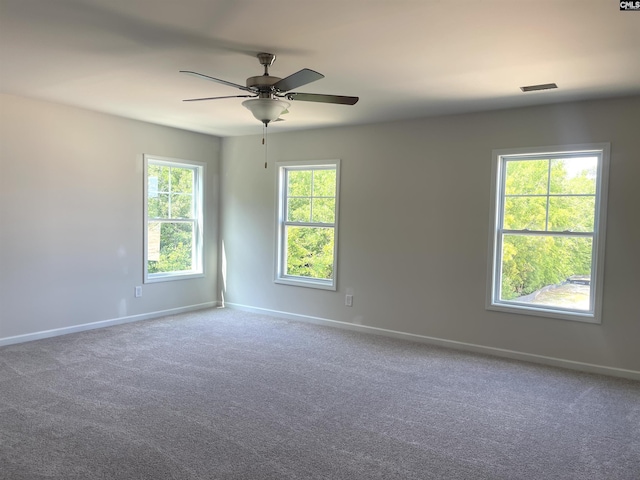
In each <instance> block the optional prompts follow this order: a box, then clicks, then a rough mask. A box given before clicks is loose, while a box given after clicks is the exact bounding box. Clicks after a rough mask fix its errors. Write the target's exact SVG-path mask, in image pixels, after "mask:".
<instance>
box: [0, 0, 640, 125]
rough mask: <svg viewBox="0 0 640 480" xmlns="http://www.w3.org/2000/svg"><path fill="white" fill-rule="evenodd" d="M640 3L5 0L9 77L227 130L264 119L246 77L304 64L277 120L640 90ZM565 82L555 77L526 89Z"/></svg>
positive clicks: (19, 89) (32, 90)
mask: <svg viewBox="0 0 640 480" xmlns="http://www.w3.org/2000/svg"><path fill="white" fill-rule="evenodd" d="M639 47H640V11H639V12H622V11H620V10H619V2H618V1H616V0H510V1H507V0H475V1H471V0H464V1H463V0H0V49H1V50H0V87H1V91H2V92H3V93H8V94H14V95H21V96H27V97H33V98H39V99H44V100H49V101H53V102H58V103H63V104H70V105H75V106H79V107H83V108H88V109H92V110H97V111H102V112H107V113H111V114H115V115H120V116H124V117H130V118H135V119H139V120H144V121H149V122H154V123H159V124H163V125H169V126H173V127H178V128H183V129H187V130H193V131H197V132H204V133H210V134H214V135H219V136H231V135H244V134H257V133H261V131H262V125H261V124H260V123H259V122H258V121H257V120H255V119H254V118H253V117H252V115H251V113H250V112H249V111H248V110H246V109H245V108H243V107H242V106H241V102H242V100H243V99H240V98H234V99H225V100H214V101H208V102H192V103H188V102H187V103H185V102H182V99H186V98H193V97H209V96H218V95H235V94H242V93H245V92H242V91H240V90H236V89H234V88H232V87H228V86H225V85H221V84H218V83H214V82H207V81H205V80H201V79H198V78H195V77H191V76H188V75H184V74H180V73H179V70H195V71H197V72H201V73H204V74H206V75H210V76H213V77H217V78H222V79H225V80H228V81H230V82H233V83H238V84H244V83H245V80H246V78H247V77H250V76H254V75H260V74H262V67H261V66H260V64H259V63H258V61H257V59H256V58H255V56H254V55H255V54H256V53H257V52H260V51H266V52H270V53H275V54H276V55H277V60H276V62H275V64H274V65H273V67H272V68H271V74H272V75H275V76H278V77H286V76H287V75H289V74H291V73H294V72H296V71H298V70H300V69H302V68H305V67H306V68H311V69H313V70H316V71H319V72H321V73H323V74H324V75H325V76H326V78H324V79H322V80H319V81H317V82H314V83H311V84H308V85H305V86H304V87H301V88H299V89H296V90H295V91H302V92H306V93H326V94H336V95H353V96H359V97H360V101H359V103H358V104H357V105H355V106H344V105H328V104H318V103H311V102H302V101H298V102H293V104H292V106H291V108H290V109H289V110H290V113H289V114H288V115H286V117H285V118H286V121H285V122H277V123H274V124H272V125H270V127H269V129H270V131H272V132H273V131H287V130H295V129H307V128H315V127H324V126H337V125H347V124H351V125H353V124H363V123H374V122H380V121H389V120H398V119H406V118H416V117H424V116H432V115H441V114H448V113H461V112H470V111H479V110H491V109H499V108H508V107H516V106H524V105H535V104H543V103H553V102H559V101H568V100H577V99H587V98H602V97H610V96H621V95H629V94H639V93H640V53H639V51H640V50H639ZM550 82H555V83H557V84H558V87H559V88H558V89H557V90H549V91H542V92H532V93H522V92H521V91H520V88H519V87H521V86H523V85H533V84H540V83H550Z"/></svg>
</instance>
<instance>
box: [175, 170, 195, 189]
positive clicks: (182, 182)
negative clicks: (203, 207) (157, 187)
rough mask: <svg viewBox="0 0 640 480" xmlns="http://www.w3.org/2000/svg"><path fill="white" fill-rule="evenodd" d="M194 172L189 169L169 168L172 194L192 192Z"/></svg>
mask: <svg viewBox="0 0 640 480" xmlns="http://www.w3.org/2000/svg"><path fill="white" fill-rule="evenodd" d="M193 175H194V171H193V170H192V169H190V168H178V167H171V191H172V192H173V193H177V192H181V193H191V192H193Z"/></svg>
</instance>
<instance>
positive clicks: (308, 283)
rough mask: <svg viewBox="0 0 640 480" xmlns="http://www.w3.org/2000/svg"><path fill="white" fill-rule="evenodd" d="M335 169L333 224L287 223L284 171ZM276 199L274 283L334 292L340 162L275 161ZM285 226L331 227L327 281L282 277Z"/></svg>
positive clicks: (285, 256) (284, 265) (283, 275)
mask: <svg viewBox="0 0 640 480" xmlns="http://www.w3.org/2000/svg"><path fill="white" fill-rule="evenodd" d="M327 168H329V169H335V171H336V196H335V217H334V222H333V223H319V222H287V221H286V218H287V217H286V211H287V185H286V173H287V171H288V170H320V169H327ZM276 172H277V182H276V184H277V200H276V226H277V227H276V237H277V238H276V255H275V257H276V264H275V278H274V282H275V283H279V284H283V285H294V286H300V287H311V288H318V289H323V290H333V291H335V290H336V289H337V272H338V212H339V211H340V206H339V198H340V160H339V159H338V160H300V161H288V162H277V163H276ZM287 226H302V227H321V228H333V232H334V234H333V278H331V279H330V280H327V279H319V278H309V277H301V276H294V275H287V274H286V262H287V252H286V249H287V240H286V227H287Z"/></svg>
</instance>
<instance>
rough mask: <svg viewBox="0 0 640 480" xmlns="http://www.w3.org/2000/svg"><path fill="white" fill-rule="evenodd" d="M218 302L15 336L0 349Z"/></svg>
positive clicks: (180, 311) (157, 316) (175, 313)
mask: <svg viewBox="0 0 640 480" xmlns="http://www.w3.org/2000/svg"><path fill="white" fill-rule="evenodd" d="M217 306H218V302H206V303H199V304H197V305H188V306H186V307H179V308H171V309H169V310H159V311H157V312H150V313H142V314H139V315H129V316H127V317H121V318H114V319H111V320H102V321H99V322H93V323H85V324H82V325H74V326H72V327H64V328H56V329H53V330H44V331H41V332H34V333H27V334H25V335H16V336H15V337H5V338H0V347H2V346H5V345H13V344H15V343H23V342H31V341H33V340H41V339H43V338H49V337H57V336H59V335H66V334H68V333H76V332H83V331H85V330H94V329H96V328H105V327H111V326H113V325H120V324H123V323H131V322H139V321H141V320H149V319H152V318H159V317H166V316H167V315H177V314H179V313H185V312H192V311H194V310H203V309H205V308H213V307H217Z"/></svg>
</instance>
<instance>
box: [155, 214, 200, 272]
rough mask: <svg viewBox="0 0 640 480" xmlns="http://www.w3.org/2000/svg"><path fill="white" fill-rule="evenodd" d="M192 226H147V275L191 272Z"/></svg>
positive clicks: (163, 224)
mask: <svg viewBox="0 0 640 480" xmlns="http://www.w3.org/2000/svg"><path fill="white" fill-rule="evenodd" d="M193 234H194V232H193V224H191V223H158V222H149V224H148V232H147V239H148V246H147V248H148V252H149V254H148V263H147V268H148V272H149V273H166V272H175V271H185V270H193V260H192V259H193V256H192V245H193Z"/></svg>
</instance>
